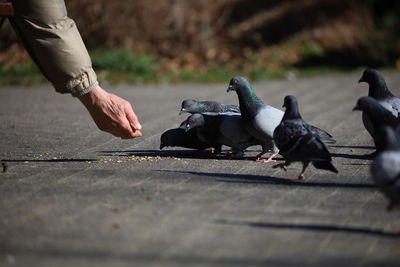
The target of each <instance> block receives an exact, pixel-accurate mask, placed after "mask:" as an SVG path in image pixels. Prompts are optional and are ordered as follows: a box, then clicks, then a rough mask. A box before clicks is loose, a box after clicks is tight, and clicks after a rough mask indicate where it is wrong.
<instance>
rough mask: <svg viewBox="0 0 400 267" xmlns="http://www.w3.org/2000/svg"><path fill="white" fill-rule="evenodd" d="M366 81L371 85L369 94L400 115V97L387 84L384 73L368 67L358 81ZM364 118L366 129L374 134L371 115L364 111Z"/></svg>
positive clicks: (394, 113)
mask: <svg viewBox="0 0 400 267" xmlns="http://www.w3.org/2000/svg"><path fill="white" fill-rule="evenodd" d="M358 82H359V83H360V82H366V83H368V85H369V90H368V96H370V97H373V98H375V99H376V100H377V101H378V102H379V104H381V105H382V106H383V107H384V108H385V109H386V110H388V111H390V112H391V113H392V114H393V116H395V117H399V115H400V99H399V98H397V97H395V96H394V95H393V94H392V92H390V90H389V88H388V87H387V85H386V82H385V79H384V78H383V76H382V74H381V73H379V71H377V70H375V69H366V70H365V71H364V72H363V75H362V77H361V78H360V80H359V81H358ZM362 120H363V123H364V126H365V129H367V131H368V132H369V133H370V135H374V127H373V125H372V122H371V119H370V118H369V116H368V115H367V114H366V113H365V112H363V114H362Z"/></svg>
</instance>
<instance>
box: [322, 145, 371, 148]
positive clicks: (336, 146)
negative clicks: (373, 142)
mask: <svg viewBox="0 0 400 267" xmlns="http://www.w3.org/2000/svg"><path fill="white" fill-rule="evenodd" d="M329 147H334V148H353V149H375V147H373V146H339V145H330V146H329Z"/></svg>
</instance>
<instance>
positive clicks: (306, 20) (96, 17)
mask: <svg viewBox="0 0 400 267" xmlns="http://www.w3.org/2000/svg"><path fill="white" fill-rule="evenodd" d="M362 3H363V2H362V1H358V0H338V1H331V0H298V1H292V0H281V1H276V0H252V1H246V0H196V1H188V0H163V1H148V0H125V1H109V0H97V1H92V0H69V1H67V3H66V4H67V8H68V11H69V16H70V17H72V18H73V19H75V21H76V22H77V24H78V28H79V29H80V32H81V34H82V36H83V38H84V40H85V42H86V44H87V46H88V47H89V48H91V49H94V48H124V49H131V50H135V51H139V52H148V53H154V54H157V55H158V56H159V57H160V58H161V59H164V60H165V62H167V64H169V66H170V67H171V68H172V69H174V68H176V69H180V68H189V69H194V68H198V67H199V66H201V65H202V64H204V63H207V62H216V63H229V64H233V65H235V64H242V62H243V58H244V56H245V54H246V53H248V52H249V51H256V52H262V53H264V54H268V53H271V52H274V51H276V50H277V47H278V50H281V49H282V46H281V45H282V44H285V43H290V42H293V43H294V44H296V43H298V42H314V43H315V44H316V45H318V46H320V47H321V49H325V50H340V49H351V48H352V47H355V46H357V45H358V44H359V43H360V42H362V41H363V39H364V38H365V36H366V34H367V33H368V31H369V28H371V26H372V19H371V17H370V15H369V13H368V10H367V8H365V7H364V6H363V5H362ZM9 31H10V29H9V28H6V29H5V33H1V35H0V38H2V41H0V48H2V49H3V50H4V49H7V48H8V47H10V46H11V45H12V44H13V43H14V42H15V38H14V37H13V35H12V34H10V33H9ZM290 53H292V55H290ZM293 53H294V54H296V53H298V51H296V49H292V50H290V51H289V54H287V53H286V55H285V53H284V56H283V57H281V59H280V60H279V61H280V62H278V64H292V63H296V61H298V60H299V56H298V55H297V56H296V55H293Z"/></svg>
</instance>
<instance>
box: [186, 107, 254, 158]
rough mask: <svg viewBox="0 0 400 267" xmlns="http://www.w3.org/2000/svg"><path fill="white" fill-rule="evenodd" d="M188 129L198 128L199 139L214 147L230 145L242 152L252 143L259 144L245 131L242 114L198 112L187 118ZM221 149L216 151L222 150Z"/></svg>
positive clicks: (235, 151)
mask: <svg viewBox="0 0 400 267" xmlns="http://www.w3.org/2000/svg"><path fill="white" fill-rule="evenodd" d="M184 127H185V129H186V130H187V131H191V130H192V129H193V130H196V131H197V137H198V138H199V140H201V141H202V142H205V143H209V144H211V145H212V146H213V147H218V146H219V147H221V145H226V146H229V147H231V148H232V149H233V153H241V152H243V151H244V150H245V149H246V148H248V147H249V146H252V145H256V144H259V142H258V141H257V140H256V139H254V138H253V137H252V136H251V135H249V134H248V133H247V131H245V129H244V128H243V124H242V118H241V116H240V115H235V114H231V115H228V114H215V113H203V114H200V113H196V114H193V115H191V116H189V118H188V119H187V120H186V125H185V126H184ZM220 151H221V149H219V150H217V151H216V152H220Z"/></svg>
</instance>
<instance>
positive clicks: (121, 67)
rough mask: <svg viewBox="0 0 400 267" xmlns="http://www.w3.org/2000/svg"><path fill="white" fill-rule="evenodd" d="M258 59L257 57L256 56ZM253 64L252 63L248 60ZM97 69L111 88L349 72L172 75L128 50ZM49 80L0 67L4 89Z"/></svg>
mask: <svg viewBox="0 0 400 267" xmlns="http://www.w3.org/2000/svg"><path fill="white" fill-rule="evenodd" d="M304 53H305V54H308V55H315V54H317V55H319V54H320V53H321V51H319V50H318V48H316V47H314V46H310V45H305V46H304ZM252 56H253V57H256V55H252ZM248 60H249V61H251V59H248ZM92 61H93V67H94V69H95V70H96V73H97V75H98V78H99V80H100V82H102V81H107V82H108V83H111V84H117V83H129V84H143V83H180V82H197V83H211V82H227V81H229V80H230V79H231V78H232V77H234V76H244V77H247V78H249V79H250V80H251V81H258V80H270V79H285V78H293V77H312V76H316V75H320V74H328V73H338V72H348V71H349V69H348V68H340V67H329V66H324V65H321V66H319V65H317V66H307V67H297V68H293V67H287V68H282V69H279V70H275V71H271V70H267V69H265V68H263V67H260V66H257V64H256V63H254V64H249V65H250V66H248V67H246V68H244V69H232V68H229V67H226V66H217V65H211V66H208V67H207V68H203V69H205V71H204V70H203V71H182V72H180V73H178V74H176V73H171V72H169V71H168V69H166V68H165V67H164V66H163V65H162V64H161V63H160V62H159V61H158V60H157V58H156V57H155V56H154V55H148V54H138V53H133V52H129V51H124V50H114V51H96V52H94V53H92ZM45 81H46V80H45V78H44V77H43V75H42V74H41V73H40V71H39V70H38V68H37V67H36V66H35V65H34V64H33V63H25V64H20V65H13V66H10V67H6V66H0V85H34V84H42V83H44V82H45Z"/></svg>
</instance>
